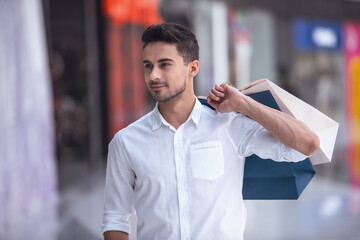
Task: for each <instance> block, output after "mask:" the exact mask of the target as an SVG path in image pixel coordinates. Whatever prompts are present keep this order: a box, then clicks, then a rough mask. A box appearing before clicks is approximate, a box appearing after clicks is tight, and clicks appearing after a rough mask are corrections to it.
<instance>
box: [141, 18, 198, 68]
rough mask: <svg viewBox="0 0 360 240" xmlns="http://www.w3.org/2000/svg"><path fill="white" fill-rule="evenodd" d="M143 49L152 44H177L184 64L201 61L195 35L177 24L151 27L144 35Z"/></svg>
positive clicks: (142, 38)
mask: <svg viewBox="0 0 360 240" xmlns="http://www.w3.org/2000/svg"><path fill="white" fill-rule="evenodd" d="M141 41H142V42H143V49H144V48H145V47H146V45H148V44H149V43H151V42H158V41H161V42H167V43H175V44H176V49H177V51H178V52H179V54H180V56H182V57H183V60H184V63H185V64H188V63H189V62H191V61H194V60H199V44H198V41H197V39H196V36H195V34H194V33H193V32H192V31H191V30H190V29H188V28H187V27H184V26H182V25H179V24H176V23H161V24H158V25H151V26H149V27H148V28H147V29H146V30H145V31H144V32H143V34H142V37H141Z"/></svg>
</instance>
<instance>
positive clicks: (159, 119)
mask: <svg viewBox="0 0 360 240" xmlns="http://www.w3.org/2000/svg"><path fill="white" fill-rule="evenodd" d="M158 105H159V103H156V105H155V108H154V110H153V112H152V119H153V122H152V130H153V131H155V130H156V129H158V128H159V127H160V126H161V124H164V125H165V126H170V124H169V123H168V122H167V121H166V120H165V119H164V117H163V116H162V115H161V113H160V112H159V107H158ZM202 109H203V107H202V104H201V103H200V101H199V100H198V99H197V98H196V97H195V105H194V108H193V110H192V111H191V113H190V116H189V118H188V120H187V121H186V122H188V121H189V120H190V119H191V120H192V121H193V122H194V123H195V125H196V127H197V126H198V125H199V122H200V116H201V112H202Z"/></svg>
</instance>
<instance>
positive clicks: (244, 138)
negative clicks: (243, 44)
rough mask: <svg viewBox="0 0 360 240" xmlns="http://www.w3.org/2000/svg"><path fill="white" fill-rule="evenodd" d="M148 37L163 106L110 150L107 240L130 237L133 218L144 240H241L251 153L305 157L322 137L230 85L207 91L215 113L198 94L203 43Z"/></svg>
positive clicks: (150, 74) (149, 69) (175, 31)
mask: <svg viewBox="0 0 360 240" xmlns="http://www.w3.org/2000/svg"><path fill="white" fill-rule="evenodd" d="M142 41H143V63H144V69H145V82H146V84H147V86H148V88H149V91H150V92H151V94H152V96H153V98H154V99H155V100H156V101H157V104H156V107H155V109H154V110H153V111H152V112H150V113H148V114H147V115H145V116H143V117H142V118H141V119H139V120H137V121H136V122H134V123H132V124H131V125H129V126H128V127H126V128H125V129H122V130H120V131H119V132H118V133H117V134H116V135H115V136H114V138H113V140H112V141H111V143H110V145H109V155H108V166H107V176H106V187H105V210H104V220H103V228H102V230H103V232H104V236H105V239H106V240H114V239H116V240H122V239H128V233H129V232H130V226H129V217H130V215H131V214H134V213H136V214H137V217H138V226H137V235H138V239H139V240H170V239H171V240H173V239H174V240H180V239H181V240H185V239H186V240H190V239H191V240H204V239H206V240H209V239H222V240H237V239H243V232H244V228H245V222H246V211H245V208H244V205H243V198H242V184H243V171H244V159H245V157H246V156H249V155H251V154H254V153H255V154H257V155H258V156H260V157H262V158H272V159H274V160H276V161H300V160H303V159H305V158H306V157H307V156H309V155H311V154H312V153H313V152H315V150H316V149H317V148H318V146H319V140H318V137H317V136H316V135H315V134H314V133H313V132H312V131H310V130H309V129H308V128H307V127H306V126H305V125H304V124H303V123H302V122H300V121H298V120H296V119H294V118H292V117H290V116H288V115H286V114H284V113H282V112H279V111H276V110H274V109H271V108H268V107H266V106H264V105H262V104H260V103H258V102H256V101H254V100H252V99H251V98H249V97H247V96H245V95H243V94H242V93H240V92H239V91H238V90H237V89H235V88H233V87H230V86H224V87H221V86H218V85H216V86H215V88H213V89H212V90H211V91H210V93H209V96H208V102H209V103H210V104H211V105H212V106H213V107H214V108H215V109H216V110H217V111H214V110H212V109H210V108H208V107H206V106H202V105H201V103H200V102H199V101H198V100H197V99H196V97H195V96H194V90H193V79H194V77H195V75H196V74H197V72H198V70H199V46H198V43H197V40H196V38H195V35H194V34H193V33H192V32H191V31H190V30H189V29H187V28H185V27H183V26H180V25H177V24H167V23H164V24H160V25H152V26H150V27H149V28H148V29H146V30H145V32H144V33H143V36H142ZM247 116H248V117H247ZM294 149H295V150H294Z"/></svg>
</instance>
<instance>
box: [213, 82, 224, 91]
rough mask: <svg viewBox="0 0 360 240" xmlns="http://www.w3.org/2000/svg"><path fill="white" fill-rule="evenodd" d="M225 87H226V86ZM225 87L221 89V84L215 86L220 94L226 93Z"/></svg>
mask: <svg viewBox="0 0 360 240" xmlns="http://www.w3.org/2000/svg"><path fill="white" fill-rule="evenodd" d="M224 87H226V85H225V86H224ZM224 87H221V86H220V85H219V84H215V89H216V90H218V91H220V92H224Z"/></svg>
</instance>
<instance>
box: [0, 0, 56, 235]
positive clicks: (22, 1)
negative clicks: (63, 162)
mask: <svg viewBox="0 0 360 240" xmlns="http://www.w3.org/2000/svg"><path fill="white" fill-rule="evenodd" d="M0 32H1V34H0V239H6V240H23V239H29V240H45V239H46V240H51V239H56V238H57V237H56V227H57V201H58V195H57V189H56V179H57V176H56V166H55V156H54V155H55V154H54V133H53V116H52V106H51V102H52V96H51V90H50V89H51V87H50V77H49V70H48V60H47V53H46V41H45V31H44V21H43V12H42V1H41V0H5V1H1V7H0Z"/></svg>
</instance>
